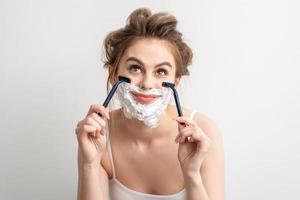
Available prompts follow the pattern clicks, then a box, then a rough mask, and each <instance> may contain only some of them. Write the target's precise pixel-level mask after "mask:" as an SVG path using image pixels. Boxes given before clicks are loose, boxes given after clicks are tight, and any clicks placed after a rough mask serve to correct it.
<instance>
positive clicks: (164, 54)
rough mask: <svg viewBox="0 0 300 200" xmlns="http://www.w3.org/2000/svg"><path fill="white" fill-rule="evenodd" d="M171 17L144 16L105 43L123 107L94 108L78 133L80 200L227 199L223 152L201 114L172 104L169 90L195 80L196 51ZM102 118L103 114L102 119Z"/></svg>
mask: <svg viewBox="0 0 300 200" xmlns="http://www.w3.org/2000/svg"><path fill="white" fill-rule="evenodd" d="M176 25H177V20H176V18H175V17H174V16H171V15H169V14H167V13H156V14H152V13H151V11H150V10H148V9H137V10H135V11H134V12H133V13H131V15H130V16H129V18H128V22H127V25H126V26H125V27H124V28H121V29H119V30H116V31H114V32H111V33H110V34H108V35H107V37H106V39H105V53H106V60H105V66H106V67H107V68H108V71H109V77H108V84H109V83H110V84H114V83H115V82H116V81H117V78H118V76H124V77H128V78H129V79H130V80H131V84H129V83H124V84H123V83H122V84H120V86H119V88H118V90H117V94H116V95H117V97H118V98H119V100H120V104H121V108H120V109H115V110H113V111H110V112H109V111H108V110H107V109H106V108H104V107H103V106H101V105H92V106H91V107H90V109H89V111H88V113H87V115H86V117H85V118H84V119H83V120H81V121H79V122H78V124H77V128H76V135H77V140H78V173H79V181H78V199H80V200H84V199H85V200H87V199H95V200H96V199H97V200H101V199H109V198H110V199H112V200H127V199H136V200H147V199H152V200H153V199H169V200H171V199H172V200H173V199H174V200H175V199H176V200H177V199H178V200H179V199H180V200H181V199H189V200H194V199H201V200H207V199H209V200H221V199H224V156H223V145H222V139H221V137H220V134H219V131H218V129H217V128H216V125H215V124H214V123H213V122H212V120H210V119H209V118H207V117H206V116H205V115H203V114H201V113H200V112H194V111H191V110H189V109H186V108H183V114H184V116H183V117H176V116H177V111H176V107H175V106H173V105H169V101H170V98H171V97H172V95H171V92H170V90H168V89H166V88H163V87H162V82H171V83H174V84H175V85H176V86H178V84H179V82H180V78H181V77H182V76H183V75H187V74H188V69H187V67H188V65H190V63H191V60H192V51H191V49H190V48H189V47H188V45H187V44H186V43H185V42H184V41H183V40H182V35H181V33H180V32H178V31H177V29H176ZM97 113H99V114H100V115H98V114H97Z"/></svg>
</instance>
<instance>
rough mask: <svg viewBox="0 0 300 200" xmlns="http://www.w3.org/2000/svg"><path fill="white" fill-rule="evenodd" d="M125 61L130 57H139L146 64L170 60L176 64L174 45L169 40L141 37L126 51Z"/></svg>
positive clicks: (172, 63)
mask: <svg viewBox="0 0 300 200" xmlns="http://www.w3.org/2000/svg"><path fill="white" fill-rule="evenodd" d="M122 57H123V59H122V60H123V62H124V61H125V62H126V60H128V58H130V57H134V58H137V59H138V60H140V61H142V62H145V64H147V63H148V64H156V63H161V62H169V63H171V65H174V66H175V59H174V55H173V54H172V47H171V45H170V44H168V42H167V41H164V40H158V39H140V40H137V41H135V42H134V43H132V44H131V45H130V47H128V48H127V50H126V51H125V52H124V55H123V56H122Z"/></svg>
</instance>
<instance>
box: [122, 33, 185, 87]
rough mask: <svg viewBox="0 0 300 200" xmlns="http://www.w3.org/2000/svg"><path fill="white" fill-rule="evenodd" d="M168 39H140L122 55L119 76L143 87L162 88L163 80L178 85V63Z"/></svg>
mask: <svg viewBox="0 0 300 200" xmlns="http://www.w3.org/2000/svg"><path fill="white" fill-rule="evenodd" d="M171 48H172V47H171V45H170V44H169V42H168V41H165V40H158V39H139V40H137V41H135V42H134V43H133V44H132V45H131V46H130V47H129V48H128V49H127V50H126V51H125V52H124V55H123V56H122V57H121V60H120V63H119V69H118V73H117V74H118V76H119V75H120V76H125V77H128V78H130V80H131V83H132V84H134V85H136V86H138V87H140V88H142V89H145V90H147V89H152V88H162V82H164V81H166V82H171V83H175V84H176V85H177V84H178V83H179V79H180V78H175V74H176V64H175V59H174V56H173V54H172V51H171Z"/></svg>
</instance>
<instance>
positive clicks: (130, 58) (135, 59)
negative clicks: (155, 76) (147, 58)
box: [126, 57, 172, 68]
mask: <svg viewBox="0 0 300 200" xmlns="http://www.w3.org/2000/svg"><path fill="white" fill-rule="evenodd" d="M128 61H135V62H137V63H139V64H140V65H142V66H145V65H144V63H143V62H142V61H140V60H139V59H137V58H136V57H129V58H127V60H126V62H128ZM162 65H167V66H169V67H170V68H172V65H171V64H170V63H169V62H167V61H165V62H162V63H159V64H157V65H155V67H154V68H157V67H160V66H162Z"/></svg>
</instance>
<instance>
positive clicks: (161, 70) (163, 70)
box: [156, 68, 168, 76]
mask: <svg viewBox="0 0 300 200" xmlns="http://www.w3.org/2000/svg"><path fill="white" fill-rule="evenodd" d="M156 72H157V74H158V75H159V76H167V75H168V71H167V70H166V69H163V68H159V69H158V70H157V71H156Z"/></svg>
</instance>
